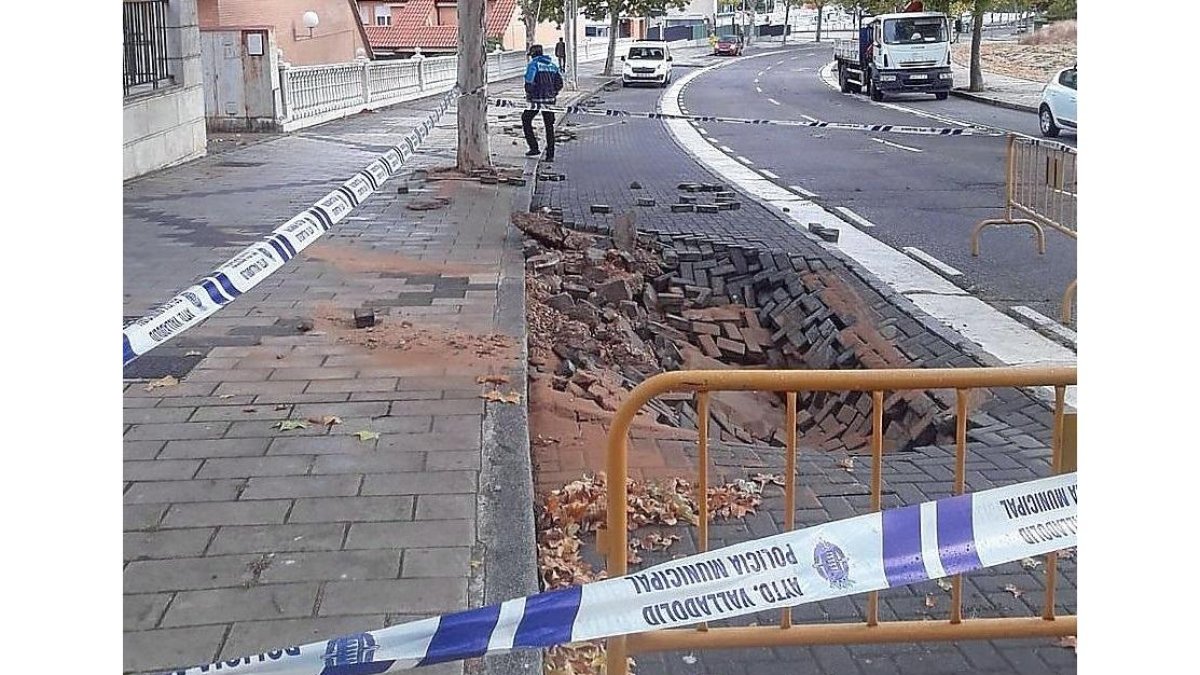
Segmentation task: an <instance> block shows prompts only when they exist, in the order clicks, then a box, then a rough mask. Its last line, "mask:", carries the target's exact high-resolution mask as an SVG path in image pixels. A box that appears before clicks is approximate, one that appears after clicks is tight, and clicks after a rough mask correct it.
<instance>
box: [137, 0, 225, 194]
mask: <svg viewBox="0 0 1200 675" xmlns="http://www.w3.org/2000/svg"><path fill="white" fill-rule="evenodd" d="M122 11H123V33H124V40H123V44H124V66H123V75H124V92H125V100H124V131H123V134H122V149H123V160H124V171H123V176H124V178H126V179H129V178H133V177H135V176H140V175H142V174H144V173H147V172H149V171H154V170H155V169H161V168H163V167H166V166H171V165H172V164H178V163H180V162H184V161H187V160H189V159H194V158H196V157H200V156H203V155H204V153H205V147H206V144H207V142H208V136H207V133H206V132H205V128H204V79H203V75H202V70H201V66H200V27H199V25H198V18H197V11H196V0H170V1H169V2H168V0H125V1H124V2H123V3H122Z"/></svg>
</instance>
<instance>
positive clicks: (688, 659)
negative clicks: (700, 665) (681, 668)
mask: <svg viewBox="0 0 1200 675" xmlns="http://www.w3.org/2000/svg"><path fill="white" fill-rule="evenodd" d="M698 660H699V659H697V658H696V655H695V654H684V655H683V662H684V663H686V664H688V665H689V666H693V665H696V661H698Z"/></svg>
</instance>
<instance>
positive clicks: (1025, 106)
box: [950, 63, 1046, 114]
mask: <svg viewBox="0 0 1200 675" xmlns="http://www.w3.org/2000/svg"><path fill="white" fill-rule="evenodd" d="M951 70H952V72H953V73H954V89H953V90H951V91H950V93H951V94H952V95H954V96H958V97H960V98H966V99H970V100H972V101H979V102H980V103H987V104H989V105H994V106H999V107H1001V108H1011V109H1013V110H1020V111H1023V112H1031V113H1035V114H1036V113H1037V111H1038V106H1039V105H1041V102H1042V88H1043V87H1044V86H1045V84H1046V83H1045V82H1031V81H1029V80H1022V79H1020V78H1016V77H1009V76H1007V75H1000V74H997V73H989V72H986V71H985V72H984V73H983V86H984V90H983V91H979V92H974V91H967V87H969V86H970V84H971V70H970V68H967V67H966V66H960V65H958V64H957V63H954V64H952V65H951Z"/></svg>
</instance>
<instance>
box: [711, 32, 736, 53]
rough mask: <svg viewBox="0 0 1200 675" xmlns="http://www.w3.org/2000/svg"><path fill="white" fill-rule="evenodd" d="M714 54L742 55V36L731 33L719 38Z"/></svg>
mask: <svg viewBox="0 0 1200 675" xmlns="http://www.w3.org/2000/svg"><path fill="white" fill-rule="evenodd" d="M713 55H714V56H741V55H742V38H740V37H738V36H736V35H730V36H727V37H723V38H720V39H718V40H717V47H716V49H715V50H714V51H713Z"/></svg>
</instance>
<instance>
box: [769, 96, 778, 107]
mask: <svg viewBox="0 0 1200 675" xmlns="http://www.w3.org/2000/svg"><path fill="white" fill-rule="evenodd" d="M767 100H768V101H770V102H771V103H774V104H775V105H780V103H779V101H776V100H775V99H773V98H771V97H769V96H768V97H767Z"/></svg>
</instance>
